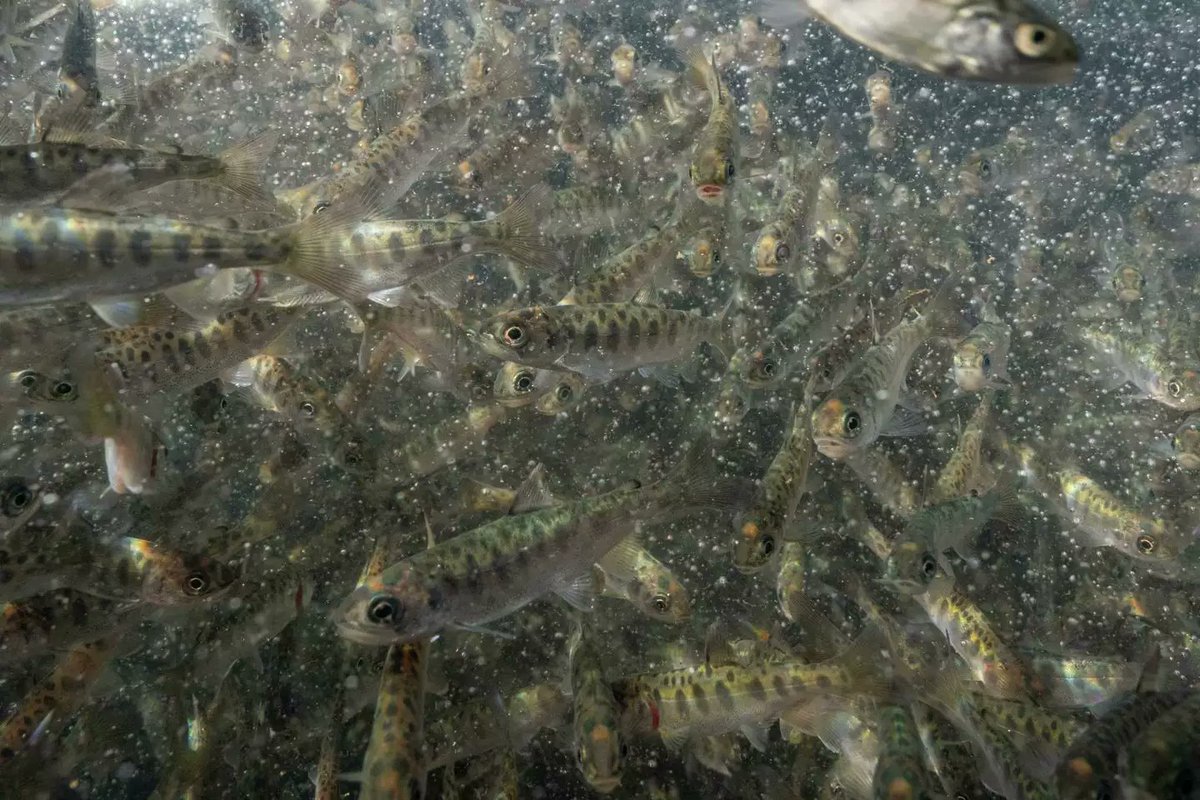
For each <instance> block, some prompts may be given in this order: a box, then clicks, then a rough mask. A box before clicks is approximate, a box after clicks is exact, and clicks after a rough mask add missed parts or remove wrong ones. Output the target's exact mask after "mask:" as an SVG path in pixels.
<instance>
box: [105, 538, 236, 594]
mask: <svg viewBox="0 0 1200 800" xmlns="http://www.w3.org/2000/svg"><path fill="white" fill-rule="evenodd" d="M125 541H126V546H127V548H128V549H129V550H130V552H131V553H132V554H134V555H135V557H136V558H138V560H141V561H143V563H144V564H145V577H144V579H143V581H142V592H141V595H142V599H143V600H145V601H146V602H148V603H151V604H153V605H159V606H174V605H191V604H194V603H204V602H208V601H210V600H213V599H215V598H217V597H220V596H221V595H223V594H224V593H225V592H226V591H227V590H228V589H229V587H230V586H232V585H233V584H234V582H235V581H236V580H237V579H238V577H239V574H240V573H239V571H238V570H237V569H236V568H235V567H233V566H231V565H229V564H226V563H225V562H223V561H220V560H218V559H215V558H211V557H209V556H207V555H204V554H200V553H180V552H177V551H174V550H170V549H165V548H159V547H157V546H156V545H153V544H151V543H150V542H147V541H145V540H144V539H133V538H130V539H126V540H125Z"/></svg>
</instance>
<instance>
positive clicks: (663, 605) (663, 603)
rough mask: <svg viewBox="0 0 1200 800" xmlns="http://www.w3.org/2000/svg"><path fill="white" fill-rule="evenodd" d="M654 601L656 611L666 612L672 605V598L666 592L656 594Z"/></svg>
mask: <svg viewBox="0 0 1200 800" xmlns="http://www.w3.org/2000/svg"><path fill="white" fill-rule="evenodd" d="M652 602H653V603H654V609H655V610H656V611H661V612H665V611H667V609H669V608H670V607H671V600H670V598H669V597H667V596H666V595H665V594H656V595H654V600H653V601H652Z"/></svg>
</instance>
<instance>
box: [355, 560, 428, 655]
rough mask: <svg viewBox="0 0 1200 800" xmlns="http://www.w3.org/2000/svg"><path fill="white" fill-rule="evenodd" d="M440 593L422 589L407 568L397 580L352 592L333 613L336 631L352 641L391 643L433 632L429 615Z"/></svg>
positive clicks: (374, 582)
mask: <svg viewBox="0 0 1200 800" xmlns="http://www.w3.org/2000/svg"><path fill="white" fill-rule="evenodd" d="M440 597H441V593H440V591H438V590H436V589H435V588H426V587H425V586H424V585H423V582H422V581H421V580H420V578H419V576H417V575H415V574H414V573H413V572H412V570H410V569H408V568H407V567H406V568H405V570H404V571H403V573H402V574H401V575H400V577H399V579H398V580H395V581H391V582H389V583H386V584H385V583H384V582H383V581H382V580H379V579H373V580H370V581H368V582H366V583H364V584H363V585H362V586H359V587H358V588H357V589H355V590H354V591H353V592H352V593H351V594H350V596H349V597H347V598H346V599H345V600H344V601H343V602H342V604H341V605H340V606H339V607H338V608H337V610H336V611H335V612H334V620H335V621H336V623H337V626H338V632H339V633H341V634H342V636H344V637H346V638H347V639H349V640H350V641H352V642H357V643H358V644H367V645H383V644H393V643H395V642H403V641H408V640H410V639H413V638H415V637H417V636H420V635H422V634H424V633H427V632H432V631H434V630H436V629H437V627H438V626H437V624H436V621H435V620H434V618H433V616H432V614H433V612H434V611H435V610H436V609H437V608H439V607H440V606H441V602H440Z"/></svg>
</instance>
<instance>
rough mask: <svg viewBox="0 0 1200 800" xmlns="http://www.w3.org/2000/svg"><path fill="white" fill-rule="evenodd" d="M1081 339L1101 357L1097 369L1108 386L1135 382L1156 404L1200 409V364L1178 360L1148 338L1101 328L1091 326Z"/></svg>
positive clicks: (1178, 408)
mask: <svg viewBox="0 0 1200 800" xmlns="http://www.w3.org/2000/svg"><path fill="white" fill-rule="evenodd" d="M1079 336H1080V340H1081V341H1082V342H1083V343H1084V344H1085V345H1086V346H1087V347H1088V348H1089V350H1090V352H1091V353H1092V354H1093V355H1094V357H1095V358H1096V360H1097V365H1096V368H1095V369H1096V372H1097V373H1099V374H1098V378H1099V379H1100V380H1101V382H1102V383H1103V384H1105V385H1107V386H1114V387H1115V386H1120V385H1122V384H1124V383H1126V382H1129V383H1132V384H1134V386H1136V387H1137V388H1138V390H1139V391H1141V392H1144V393H1145V396H1146V397H1147V398H1149V399H1151V400H1154V401H1155V402H1156V403H1161V404H1162V405H1165V406H1167V407H1168V408H1172V409H1175V410H1176V411H1197V410H1200V364H1198V363H1190V362H1185V363H1176V362H1175V361H1173V360H1171V359H1168V358H1165V357H1164V354H1163V352H1162V349H1161V348H1160V347H1159V346H1158V345H1156V344H1154V343H1153V342H1150V341H1148V340H1146V339H1143V338H1141V337H1138V336H1132V335H1128V334H1127V333H1125V332H1122V331H1113V330H1108V329H1105V328H1101V327H1087V328H1083V329H1081V330H1080V332H1079Z"/></svg>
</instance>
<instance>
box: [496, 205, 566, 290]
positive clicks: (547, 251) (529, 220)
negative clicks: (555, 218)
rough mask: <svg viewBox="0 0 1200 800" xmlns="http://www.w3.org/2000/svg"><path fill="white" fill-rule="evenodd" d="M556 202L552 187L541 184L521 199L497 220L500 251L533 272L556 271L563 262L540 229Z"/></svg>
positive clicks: (497, 245) (497, 244) (497, 243)
mask: <svg viewBox="0 0 1200 800" xmlns="http://www.w3.org/2000/svg"><path fill="white" fill-rule="evenodd" d="M552 202H553V195H552V192H551V191H550V187H549V186H547V185H545V184H541V185H538V186H535V187H533V188H532V189H530V190H529V191H527V192H525V194H523V195H521V197H519V198H518V199H517V201H516V202H514V203H513V204H512V205H511V206H509V207H508V208H506V209H505V210H504V211H503V212H501V213H500V215H499V216H497V217H496V219H495V220H494V222H495V224H496V227H497V229H498V230H499V231H500V235H499V236H498V237H497V242H496V247H497V248H498V249H499V250H500V251H501V252H502V253H504V255H506V256H509V257H510V258H512V259H513V260H514V261H517V262H519V263H521V264H523V265H525V266H526V267H530V268H531V269H545V270H552V269H556V268H557V267H558V266H559V264H560V260H559V258H558V255H557V254H556V253H555V252H554V250H553V248H551V246H550V244H549V243H548V242H547V241H546V239H545V237H543V236H542V233H541V230H540V226H541V221H542V220H543V219H544V218H545V215H546V211H547V209H548V208H549V206H550V204H551V203H552Z"/></svg>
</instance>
